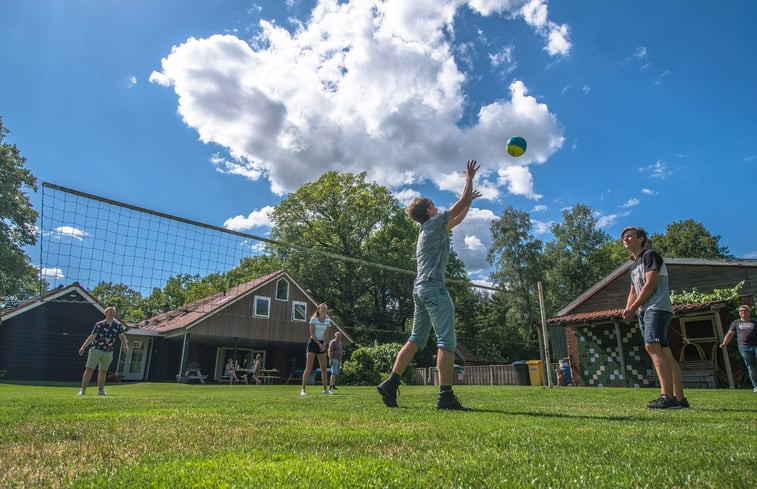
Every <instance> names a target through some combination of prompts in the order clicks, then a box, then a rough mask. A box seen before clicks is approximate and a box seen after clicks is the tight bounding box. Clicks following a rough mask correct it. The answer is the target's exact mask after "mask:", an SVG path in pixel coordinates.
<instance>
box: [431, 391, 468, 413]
mask: <svg viewBox="0 0 757 489" xmlns="http://www.w3.org/2000/svg"><path fill="white" fill-rule="evenodd" d="M436 409H453V410H455V411H465V408H464V407H463V405H462V404H460V401H458V400H457V397H455V393H454V392H452V391H447V392H440V393H439V398H438V399H437V400H436Z"/></svg>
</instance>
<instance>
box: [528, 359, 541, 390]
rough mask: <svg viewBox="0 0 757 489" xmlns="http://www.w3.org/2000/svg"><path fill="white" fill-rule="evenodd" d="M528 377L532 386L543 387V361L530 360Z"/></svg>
mask: <svg viewBox="0 0 757 489" xmlns="http://www.w3.org/2000/svg"><path fill="white" fill-rule="evenodd" d="M526 365H528V375H529V377H530V378H531V385H541V384H542V382H541V360H528V361H527V362H526Z"/></svg>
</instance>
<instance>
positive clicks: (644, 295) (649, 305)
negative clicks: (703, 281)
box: [620, 227, 689, 409]
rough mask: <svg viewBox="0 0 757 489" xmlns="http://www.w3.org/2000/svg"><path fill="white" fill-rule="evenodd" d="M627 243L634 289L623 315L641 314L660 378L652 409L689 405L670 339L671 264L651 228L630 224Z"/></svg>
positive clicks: (646, 341) (625, 235)
mask: <svg viewBox="0 0 757 489" xmlns="http://www.w3.org/2000/svg"><path fill="white" fill-rule="evenodd" d="M620 237H621V239H622V241H623V246H625V248H626V249H627V250H628V251H630V252H631V259H632V260H633V261H634V262H633V265H632V266H631V290H630V291H629V292H628V299H627V300H626V307H625V309H624V310H623V319H630V318H632V317H633V316H634V315H638V319H639V325H640V326H641V332H642V335H643V336H644V347H645V348H646V350H647V353H649V356H650V357H651V359H652V364H653V365H654V369H655V372H657V378H658V379H659V381H660V390H661V391H662V392H661V394H660V397H659V398H657V399H655V400H654V401H652V402H650V403H649V404H647V407H648V408H650V409H671V408H673V409H677V408H682V407H683V408H688V407H689V401H688V400H687V399H686V398H685V397H684V395H683V381H682V377H681V368H680V367H679V366H678V362H676V360H675V358H673V352H672V351H671V350H670V344H669V343H668V326H669V325H670V320H671V318H672V317H673V304H672V303H671V302H670V289H669V287H668V268H667V267H666V266H665V262H664V261H663V259H662V256H660V254H659V253H657V252H656V251H654V250H653V249H651V248H649V247H648V246H647V244H648V243H647V232H646V231H644V229H642V228H640V227H627V228H625V229H624V230H623V232H622V233H621V234H620Z"/></svg>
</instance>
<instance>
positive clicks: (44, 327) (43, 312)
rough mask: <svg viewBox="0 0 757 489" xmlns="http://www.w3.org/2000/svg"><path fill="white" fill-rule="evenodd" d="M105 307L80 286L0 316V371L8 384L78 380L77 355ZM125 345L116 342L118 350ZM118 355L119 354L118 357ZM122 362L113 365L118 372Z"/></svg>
mask: <svg viewBox="0 0 757 489" xmlns="http://www.w3.org/2000/svg"><path fill="white" fill-rule="evenodd" d="M104 309H105V308H104V307H103V306H102V305H101V304H100V303H98V302H97V300H96V299H95V298H94V297H92V295H91V294H90V293H89V292H87V291H86V290H85V289H84V288H83V287H81V286H80V285H79V284H78V283H74V284H72V285H69V286H67V287H59V288H57V289H55V290H51V291H49V292H47V293H45V294H43V295H40V296H38V297H36V298H34V299H32V300H29V301H26V302H23V303H21V304H19V305H18V306H16V307H14V308H11V309H7V310H5V311H3V312H2V313H0V372H3V371H4V376H3V377H4V378H5V379H8V380H21V381H25V380H32V381H34V380H44V381H50V380H54V381H68V382H70V381H75V380H77V379H81V375H82V371H83V370H84V362H85V360H86V359H85V358H82V357H80V356H79V353H78V350H79V347H80V346H81V344H82V343H83V342H84V340H85V339H86V338H87V336H89V334H90V333H91V332H92V327H93V326H94V324H95V323H96V322H97V321H101V320H102V319H104V318H105V314H104V312H103V311H104ZM120 348H121V345H120V342H119V341H118V340H116V351H118V350H120ZM116 355H117V354H116ZM116 365H117V363H116V362H115V361H114V362H113V363H112V364H111V371H114V370H115V368H116Z"/></svg>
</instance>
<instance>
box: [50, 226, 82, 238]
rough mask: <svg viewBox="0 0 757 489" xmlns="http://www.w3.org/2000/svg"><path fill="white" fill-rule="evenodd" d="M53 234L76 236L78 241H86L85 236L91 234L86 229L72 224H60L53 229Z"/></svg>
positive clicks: (57, 235) (56, 235)
mask: <svg viewBox="0 0 757 489" xmlns="http://www.w3.org/2000/svg"><path fill="white" fill-rule="evenodd" d="M51 235H52V236H54V237H56V238H61V237H63V236H66V237H69V238H74V239H76V240H78V241H84V238H86V237H87V236H89V234H87V233H86V232H85V231H82V230H81V229H77V228H75V227H72V226H58V227H57V228H55V229H54V230H53V231H52V233H51Z"/></svg>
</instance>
